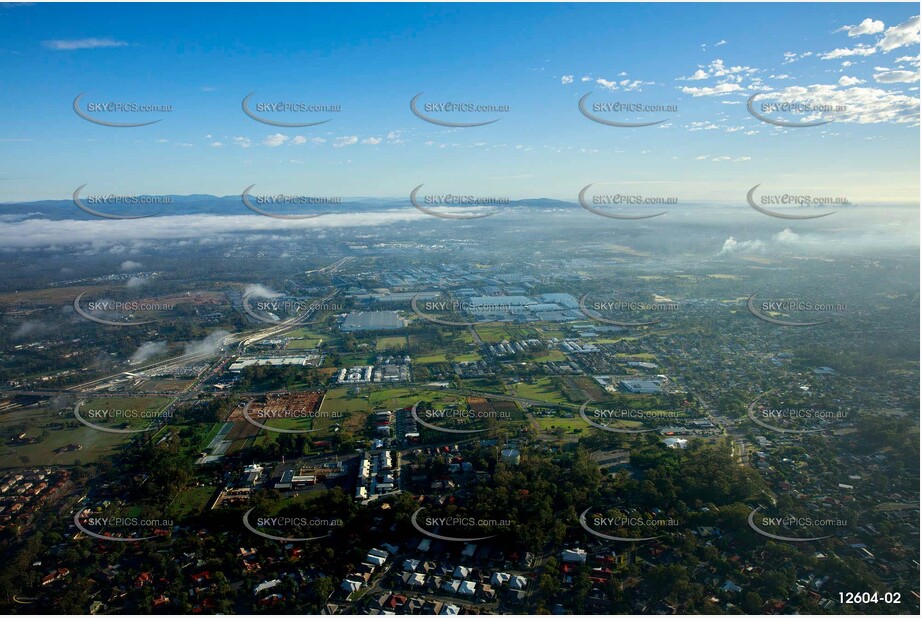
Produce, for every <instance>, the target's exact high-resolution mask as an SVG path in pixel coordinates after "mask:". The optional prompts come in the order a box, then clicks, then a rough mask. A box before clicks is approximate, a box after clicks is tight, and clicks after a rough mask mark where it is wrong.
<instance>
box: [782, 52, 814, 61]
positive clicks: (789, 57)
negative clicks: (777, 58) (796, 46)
mask: <svg viewBox="0 0 921 618" xmlns="http://www.w3.org/2000/svg"><path fill="white" fill-rule="evenodd" d="M811 55H812V52H811V51H810V52H803V53H801V54H797V53H795V52H784V53H783V63H784V64H790V63H791V62H796V61H797V60H802V59H803V58H808V57H809V56H811Z"/></svg>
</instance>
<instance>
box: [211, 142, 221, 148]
mask: <svg viewBox="0 0 921 618" xmlns="http://www.w3.org/2000/svg"><path fill="white" fill-rule="evenodd" d="M223 146H224V142H211V147H212V148H221V147H223Z"/></svg>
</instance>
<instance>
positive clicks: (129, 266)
mask: <svg viewBox="0 0 921 618" xmlns="http://www.w3.org/2000/svg"><path fill="white" fill-rule="evenodd" d="M143 267H144V265H143V264H141V263H140V262H134V261H131V260H126V261H124V262H122V270H123V271H125V272H131V271H135V270H141V268H143Z"/></svg>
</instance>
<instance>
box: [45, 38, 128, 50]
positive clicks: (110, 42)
mask: <svg viewBox="0 0 921 618" xmlns="http://www.w3.org/2000/svg"><path fill="white" fill-rule="evenodd" d="M43 44H44V46H45V47H47V48H49V49H56V50H59V51H71V50H75V49H103V48H106V47H125V46H126V45H128V44H127V43H126V42H124V41H116V40H115V39H96V38H91V39H57V40H53V41H44V42H43Z"/></svg>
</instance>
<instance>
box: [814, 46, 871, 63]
mask: <svg viewBox="0 0 921 618" xmlns="http://www.w3.org/2000/svg"><path fill="white" fill-rule="evenodd" d="M875 53H876V46H875V45H858V46H857V47H850V48H848V47H839V48H838V49H833V50H831V51H830V52H826V53H824V54H822V55H821V56H820V57H821V58H822V60H837V59H838V58H848V57H850V56H872V55H873V54H875Z"/></svg>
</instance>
